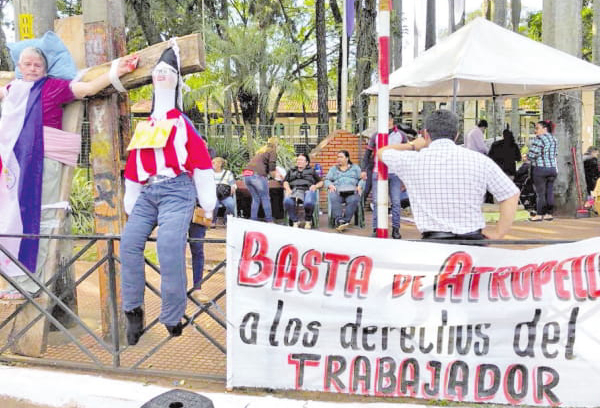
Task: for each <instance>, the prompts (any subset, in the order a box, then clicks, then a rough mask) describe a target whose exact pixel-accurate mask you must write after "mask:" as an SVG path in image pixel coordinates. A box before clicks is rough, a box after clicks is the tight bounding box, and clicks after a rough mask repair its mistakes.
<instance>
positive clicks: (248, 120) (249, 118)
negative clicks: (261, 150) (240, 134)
mask: <svg viewBox="0 0 600 408" xmlns="http://www.w3.org/2000/svg"><path fill="white" fill-rule="evenodd" d="M237 99H238V102H239V104H240V110H241V111H242V119H243V120H244V128H245V133H246V141H247V144H248V152H249V153H250V156H252V155H253V154H254V132H255V130H256V115H257V114H258V94H257V93H256V92H253V91H249V90H245V89H240V90H239V91H238V94H237Z"/></svg>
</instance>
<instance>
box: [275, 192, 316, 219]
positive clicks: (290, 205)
mask: <svg viewBox="0 0 600 408" xmlns="http://www.w3.org/2000/svg"><path fill="white" fill-rule="evenodd" d="M316 202H317V192H316V191H310V190H306V191H305V192H304V204H303V205H304V216H305V217H304V218H305V220H306V221H308V222H311V221H312V214H313V211H314V209H315V203H316ZM283 207H284V208H285V210H286V211H287V213H288V216H289V217H290V220H292V222H296V221H298V214H297V212H296V200H295V199H294V198H293V197H292V196H287V197H285V198H284V199H283Z"/></svg>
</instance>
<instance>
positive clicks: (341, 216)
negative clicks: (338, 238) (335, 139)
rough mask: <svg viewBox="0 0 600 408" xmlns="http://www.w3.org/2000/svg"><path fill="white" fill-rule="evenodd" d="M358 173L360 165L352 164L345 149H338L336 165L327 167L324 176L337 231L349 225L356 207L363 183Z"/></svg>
mask: <svg viewBox="0 0 600 408" xmlns="http://www.w3.org/2000/svg"><path fill="white" fill-rule="evenodd" d="M360 173H361V171H360V167H359V166H357V165H356V164H352V161H351V160H350V153H348V151H347V150H340V151H339V152H338V154H337V165H335V166H332V167H331V168H330V169H329V172H328V173H327V177H326V178H325V187H326V188H327V191H328V193H327V194H328V198H329V202H330V203H331V216H332V218H333V220H335V228H336V230H337V231H338V232H342V231H344V230H345V229H346V228H348V227H349V226H350V220H351V219H352V217H353V216H354V213H355V212H356V210H357V208H358V205H359V201H360V199H361V198H360V197H361V193H362V190H363V183H364V182H363V180H362V179H361V176H360ZM344 203H345V204H346V207H345V208H344V207H343V204H344Z"/></svg>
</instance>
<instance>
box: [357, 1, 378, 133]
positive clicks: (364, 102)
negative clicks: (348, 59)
mask: <svg viewBox="0 0 600 408" xmlns="http://www.w3.org/2000/svg"><path fill="white" fill-rule="evenodd" d="M357 3H360V2H357ZM356 6H357V7H356V8H357V9H356V18H357V25H356V35H357V43H356V74H355V82H354V96H353V99H354V100H353V104H352V118H353V121H355V122H357V121H358V120H361V121H362V123H364V124H365V125H366V120H365V119H366V116H367V114H368V110H369V100H368V97H365V96H361V92H362V91H364V90H365V89H367V88H368V87H369V86H370V85H371V76H372V74H373V69H374V67H375V64H376V62H377V55H378V54H377V37H376V35H377V34H376V33H377V31H376V29H375V17H376V16H377V2H376V0H364V2H363V5H362V7H361V6H360V4H357V5H356Z"/></svg>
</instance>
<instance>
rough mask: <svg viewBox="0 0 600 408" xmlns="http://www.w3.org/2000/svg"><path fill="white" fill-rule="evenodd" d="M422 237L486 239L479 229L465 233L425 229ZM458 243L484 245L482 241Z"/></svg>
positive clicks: (457, 239) (453, 239)
mask: <svg viewBox="0 0 600 408" xmlns="http://www.w3.org/2000/svg"><path fill="white" fill-rule="evenodd" d="M421 238H422V239H440V240H452V241H459V240H468V241H483V240H485V239H486V237H485V235H483V233H482V232H481V230H477V231H473V232H468V233H466V234H454V233H452V232H445V231H425V232H423V233H422V234H421ZM453 243H454V242H448V244H453ZM460 245H477V246H485V244H484V243H472V244H460Z"/></svg>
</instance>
